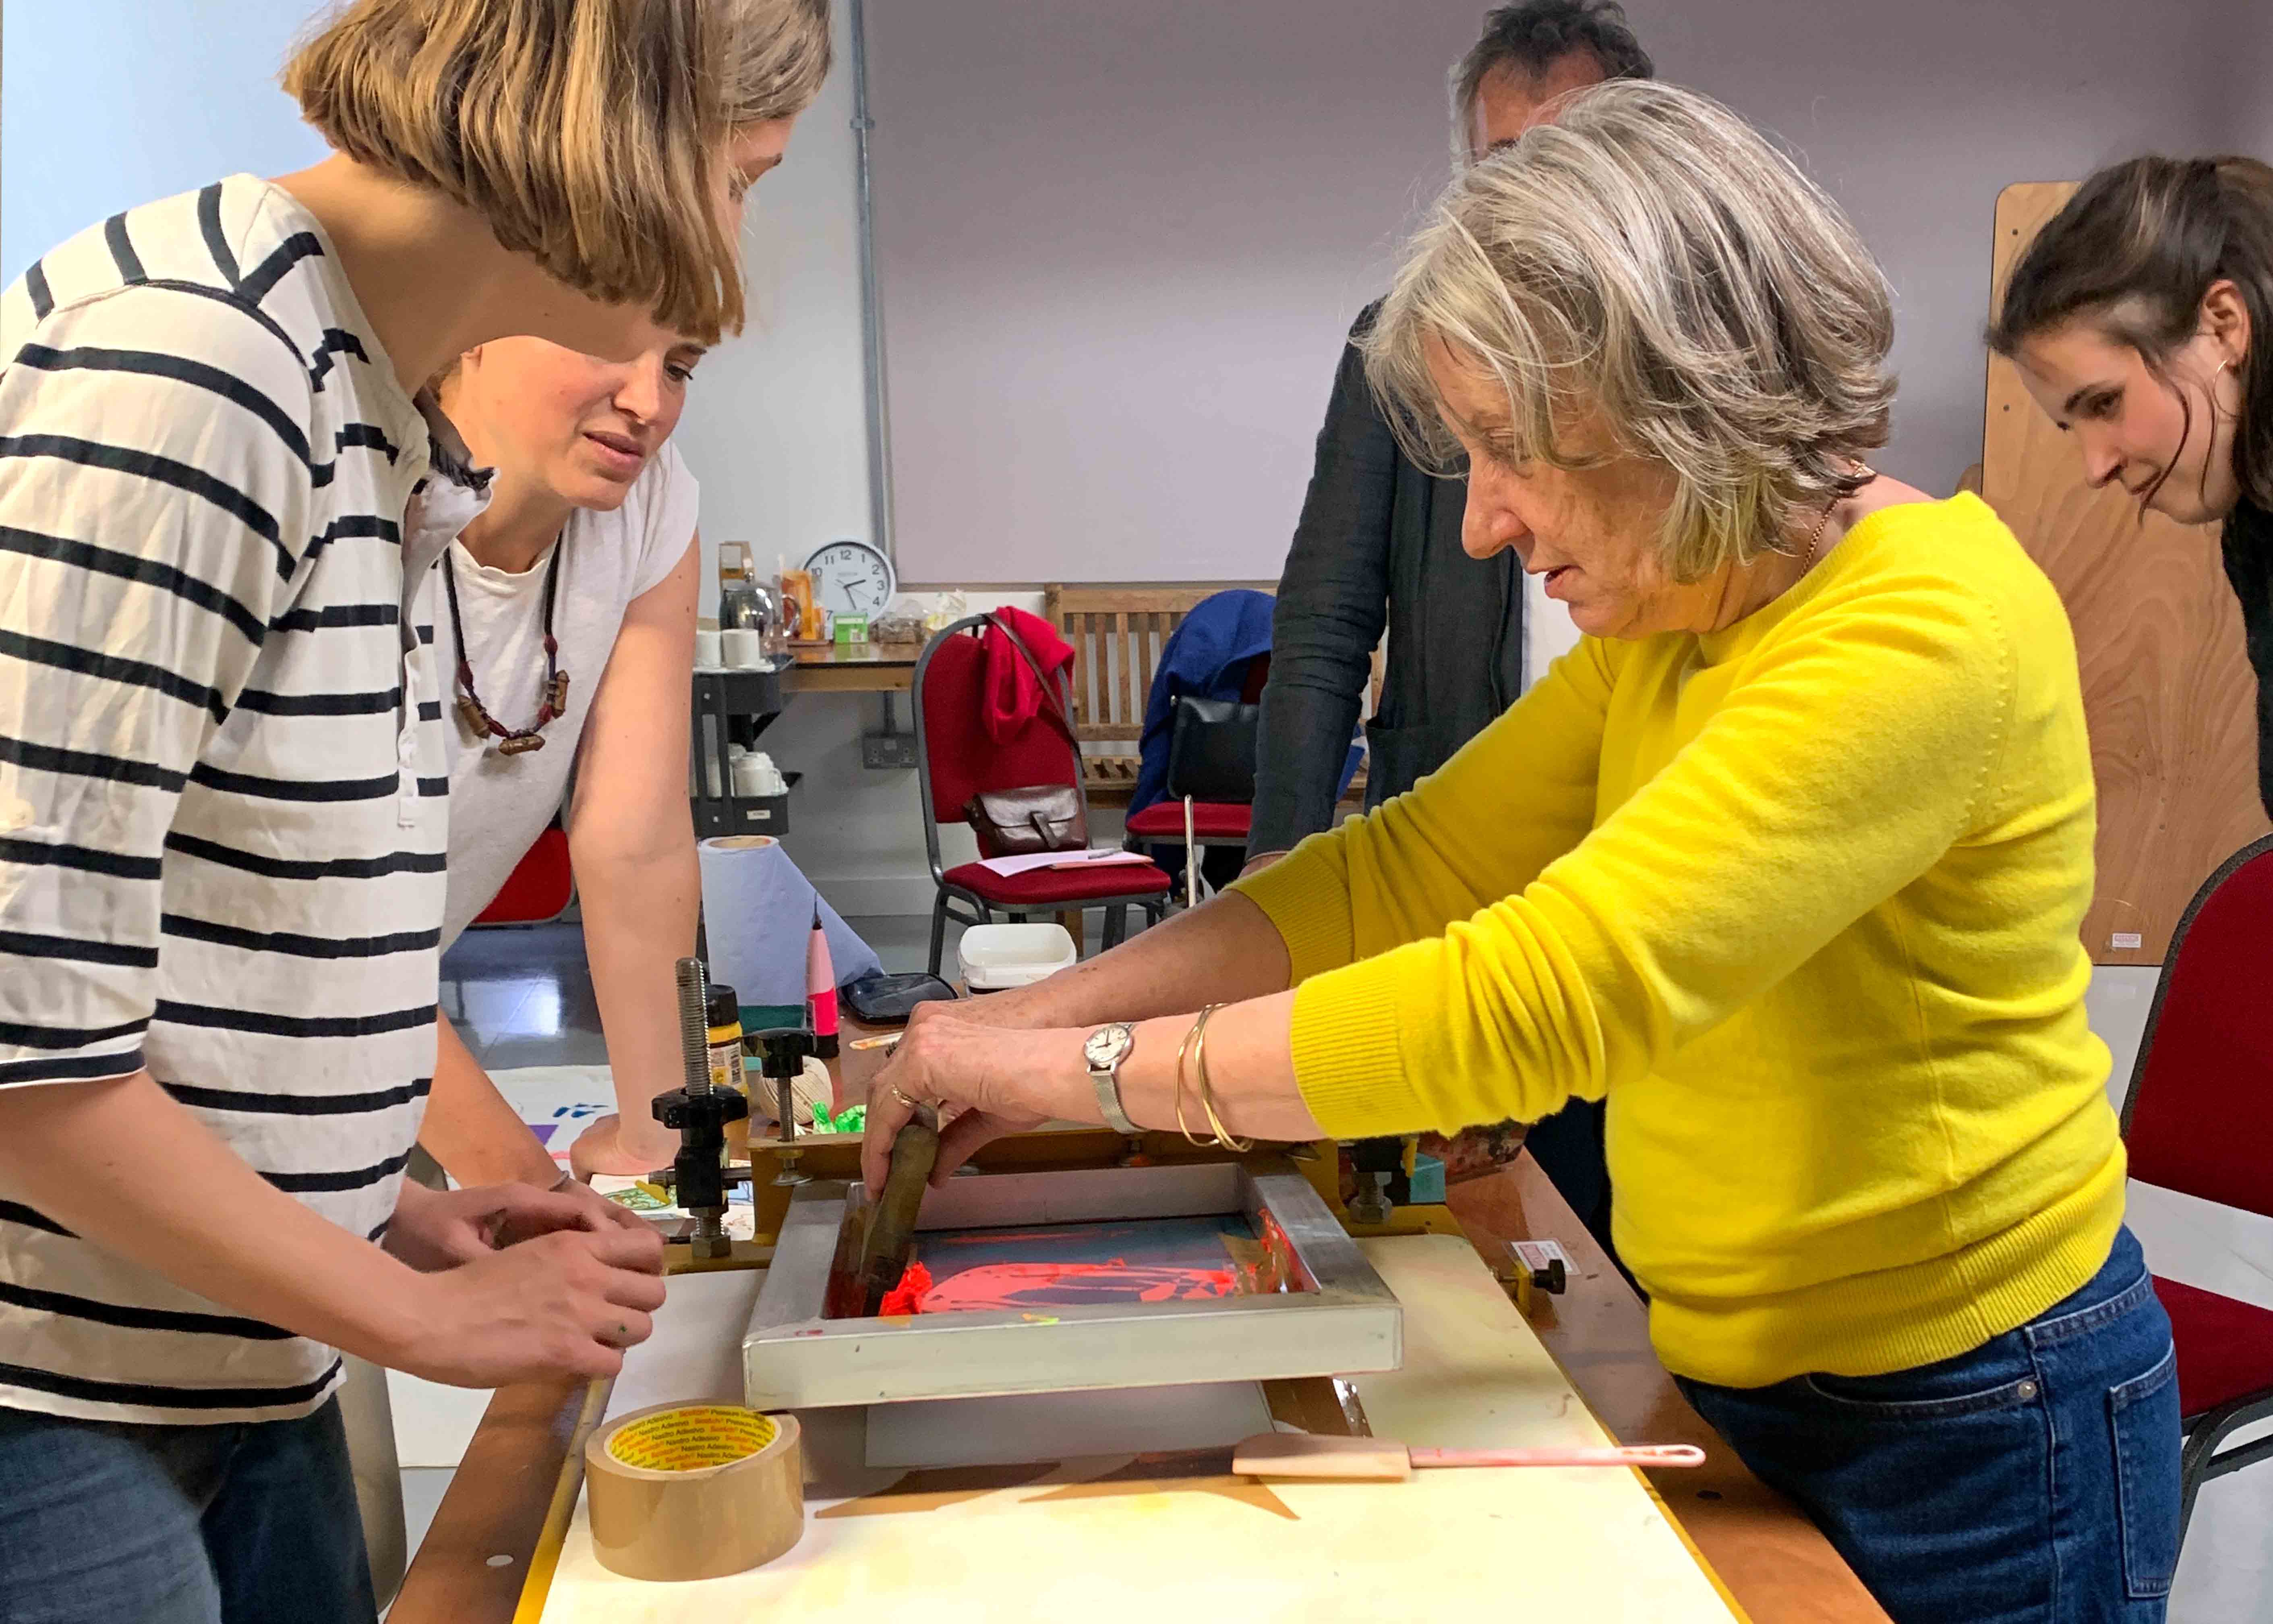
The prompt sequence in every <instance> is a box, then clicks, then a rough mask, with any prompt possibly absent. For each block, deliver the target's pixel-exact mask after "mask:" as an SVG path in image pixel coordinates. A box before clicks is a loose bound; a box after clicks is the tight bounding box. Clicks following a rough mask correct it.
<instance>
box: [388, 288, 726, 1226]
mask: <svg viewBox="0 0 2273 1624" xmlns="http://www.w3.org/2000/svg"><path fill="white" fill-rule="evenodd" d="M701 356H702V346H701V345H700V344H697V343H694V342H685V341H680V340H678V339H674V338H672V337H671V336H670V335H665V334H662V333H658V334H657V335H656V342H655V344H654V345H653V346H652V347H651V348H649V350H647V351H646V352H645V353H643V354H641V356H639V357H637V358H636V359H634V360H631V361H626V362H610V361H600V360H595V359H593V358H592V357H589V356H582V355H579V354H577V353H576V352H575V351H574V350H563V349H561V348H559V346H558V345H555V344H550V343H547V342H544V340H542V339H535V338H512V339H506V340H503V341H500V342H494V343H488V344H484V345H483V346H482V347H481V348H479V349H477V350H469V351H468V352H467V354H466V355H465V356H464V357H461V360H460V361H459V363H458V365H456V366H455V367H454V369H453V370H452V371H451V372H450V373H449V374H448V375H447V376H446V378H445V379H444V380H443V381H442V384H441V387H440V394H441V403H442V407H443V409H444V410H446V412H447V413H448V414H449V416H450V418H451V420H452V421H453V422H454V423H455V424H456V425H457V426H458V429H459V432H461V434H463V435H464V437H465V440H466V444H467V447H468V448H469V450H470V451H471V453H472V454H473V456H474V460H475V461H476V462H477V463H480V464H483V465H484V466H489V467H492V468H494V469H495V470H496V473H495V477H494V479H493V481H492V484H491V492H492V493H491V501H490V505H489V507H488V508H487V509H486V510H485V511H484V513H483V514H482V515H480V516H479V517H478V518H476V520H475V521H474V522H473V523H471V524H469V525H468V526H467V527H466V529H465V530H463V531H462V532H461V534H460V535H459V537H458V538H457V540H455V541H454V542H453V543H451V544H450V547H449V550H448V552H447V553H445V554H444V558H443V564H442V566H441V568H438V569H437V570H436V571H435V572H434V578H433V580H432V581H431V583H429V585H428V587H427V589H426V593H425V597H424V601H423V602H422V605H421V611H422V613H421V616H420V619H421V621H422V623H424V622H427V621H431V624H432V626H433V628H434V651H435V654H436V656H437V664H438V665H439V671H440V673H443V674H444V675H445V676H446V678H448V679H449V680H450V684H451V689H450V695H449V701H448V704H449V711H450V714H449V716H448V717H447V718H446V720H447V723H448V726H447V733H448V734H449V739H450V744H451V758H450V866H449V903H448V908H447V912H446V922H445V924H444V926H443V931H442V944H443V946H444V947H445V948H447V947H448V945H449V944H450V943H451V942H452V941H454V940H455V939H456V937H457V936H458V933H459V932H460V931H461V930H463V929H465V928H466V925H467V923H468V922H469V921H471V920H472V919H473V918H474V917H475V916H476V914H480V913H481V912H482V910H483V909H484V908H486V907H487V906H489V905H490V903H491V900H493V899H494V898H495V897H496V896H497V893H498V890H499V887H500V886H502V885H503V884H504V883H505V881H506V876H509V875H510V874H511V873H512V872H513V869H514V865H515V864H516V863H518V862H519V861H520V860H521V856H522V854H523V853H526V852H527V851H528V850H529V846H531V845H532V844H533V843H534V842H535V841H536V838H537V836H538V835H539V834H540V833H542V832H543V831H544V828H545V826H546V824H548V823H550V822H551V819H552V815H553V813H554V812H555V811H556V810H561V811H563V813H564V816H563V823H564V824H565V826H566V830H567V833H568V850H569V857H570V861H571V862H572V863H573V865H574V869H575V874H576V886H577V891H578V894H579V897H580V898H581V907H582V913H583V916H584V943H585V951H586V953H587V955H588V957H589V960H590V964H591V969H592V985H593V989H594V991H595V992H596V995H597V996H598V1000H599V1005H600V1023H601V1026H602V1028H603V1029H604V1032H605V1034H606V1037H607V1043H608V1058H609V1061H610V1064H611V1065H612V1067H613V1068H614V1071H615V1086H616V1098H617V1100H618V1101H619V1102H620V1104H621V1106H622V1109H621V1111H620V1112H619V1115H617V1116H604V1117H602V1118H600V1119H599V1120H598V1121H597V1122H596V1123H594V1124H591V1126H589V1128H587V1129H586V1130H585V1132H584V1133H583V1135H582V1136H581V1138H579V1139H577V1141H576V1143H575V1145H574V1147H573V1153H574V1167H575V1169H576V1170H577V1171H578V1172H580V1173H585V1174H589V1173H592V1172H606V1173H632V1172H645V1171H647V1170H649V1169H652V1168H656V1167H661V1166H664V1165H666V1164H667V1163H668V1162H670V1161H671V1157H672V1155H673V1154H676V1152H677V1150H678V1138H677V1136H676V1135H675V1134H672V1133H671V1132H669V1131H667V1130H666V1129H664V1127H663V1126H662V1125H661V1124H658V1123H657V1122H656V1120H655V1119H654V1117H653V1116H652V1115H651V1114H650V1113H649V1101H651V1100H652V1099H653V1098H654V1097H655V1096H656V1094H659V1093H662V1092H664V1090H666V1089H669V1088H672V1087H675V1086H678V1083H679V1078H680V1067H679V1028H678V1012H677V1003H676V995H675V991H674V986H673V981H672V974H671V971H672V965H673V962H674V961H675V960H677V959H679V958H681V957H683V956H685V955H686V954H688V953H691V952H693V951H694V925H695V910H696V905H697V902H698V900H699V898H700V897H701V881H700V879H699V877H698V875H697V871H696V867H695V857H694V823H693V819H692V817H691V816H690V814H689V811H688V808H687V799H686V771H687V767H686V756H687V736H688V708H689V690H690V687H691V684H690V682H689V680H688V675H689V673H690V672H691V671H692V670H693V668H694V606H695V581H696V576H697V575H698V573H699V569H700V555H701V546H700V545H699V543H698V542H697V540H696V537H695V525H694V519H695V484H694V476H693V475H692V474H690V473H688V472H687V471H686V463H685V462H682V461H680V460H679V454H678V453H677V452H676V451H674V450H672V449H671V447H670V446H669V445H668V444H667V443H665V442H667V441H668V440H669V439H670V437H671V431H672V430H673V429H674V428H676V427H677V426H678V425H679V411H680V410H681V408H682V407H683V406H684V405H685V404H686V385H687V380H688V379H689V378H690V377H691V376H692V375H693V373H694V366H695V364H696V362H698V361H699V360H700V359H701ZM548 628H549V630H550V634H551V638H552V647H551V650H550V651H548V650H547V648H546V636H547V632H548ZM556 679H566V680H565V682H561V681H557V680H556ZM553 689H560V690H565V691H561V692H559V693H557V694H551V697H553V698H555V699H556V700H557V703H551V704H548V703H547V699H548V695H549V694H550V693H551V690H553ZM572 769H573V770H574V771H573V773H572V771H571V770H572ZM572 778H573V798H569V799H567V800H566V806H565V808H564V806H563V801H564V798H566V797H570V796H571V788H572ZM438 1025H439V1034H438V1035H439V1040H440V1049H439V1054H438V1055H437V1056H436V1061H435V1068H434V1086H433V1093H432V1095H431V1098H430V1099H429V1100H428V1101H427V1106H426V1119H425V1123H424V1126H423V1128H422V1129H421V1131H420V1133H419V1142H420V1143H421V1144H422V1145H424V1147H426V1149H427V1150H428V1152H429V1153H430V1154H432V1155H433V1156H434V1158H435V1160H437V1161H438V1162H440V1163H441V1164H442V1165H443V1166H444V1167H445V1168H446V1169H448V1170H449V1172H450V1173H451V1175H452V1176H453V1177H455V1178H456V1179H457V1180H458V1181H459V1182H460V1183H461V1184H477V1183H487V1182H491V1181H493V1180H505V1179H515V1178H518V1179H521V1180H525V1181H528V1182H530V1183H535V1184H552V1183H553V1182H554V1181H555V1180H556V1179H557V1178H558V1177H559V1171H558V1169H556V1168H555V1166H554V1164H553V1162H552V1159H551V1154H550V1153H549V1152H548V1151H547V1150H546V1148H545V1147H544V1146H542V1145H540V1144H539V1143H537V1141H536V1138H535V1136H534V1135H532V1134H531V1133H530V1132H529V1130H528V1128H527V1127H525V1126H523V1125H522V1124H521V1119H520V1116H519V1115H518V1114H517V1113H516V1112H515V1111H514V1109H513V1108H512V1107H511V1106H510V1105H508V1104H506V1101H504V1099H503V1098H502V1097H501V1096H499V1094H498V1092H497V1090H496V1088H495V1087H494V1086H492V1085H491V1082H490V1080H489V1079H488V1077H487V1075H486V1074H485V1073H484V1071H482V1068H481V1065H480V1064H479V1063H478V1062H477V1061H476V1060H475V1059H474V1057H473V1056H472V1055H471V1054H470V1053H469V1052H468V1051H467V1049H466V1046H465V1045H464V1043H462V1042H461V1041H460V1040H459V1038H458V1035H457V1034H456V1033H455V1032H454V1031H453V1030H452V1028H451V1026H450V1023H449V1021H448V1019H446V1018H441V1019H439V1020H438Z"/></svg>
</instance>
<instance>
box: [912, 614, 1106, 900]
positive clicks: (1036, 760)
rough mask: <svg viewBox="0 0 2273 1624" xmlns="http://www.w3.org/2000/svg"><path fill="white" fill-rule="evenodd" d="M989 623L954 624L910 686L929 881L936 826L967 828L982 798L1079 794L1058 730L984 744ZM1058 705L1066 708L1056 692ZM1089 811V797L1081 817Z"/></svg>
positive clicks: (973, 618)
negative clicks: (1044, 789) (1051, 791)
mask: <svg viewBox="0 0 2273 1624" xmlns="http://www.w3.org/2000/svg"><path fill="white" fill-rule="evenodd" d="M985 630H986V616H985V615H983V614H974V615H970V616H967V617H966V618H964V619H963V620H957V621H956V623H955V624H954V625H952V626H949V627H948V628H945V629H944V630H942V631H941V632H940V633H939V634H938V635H935V636H934V637H933V638H932V640H931V641H930V642H929V643H926V644H925V645H924V651H923V653H922V654H921V655H920V656H919V657H918V658H917V660H916V669H915V674H914V677H913V678H912V679H911V685H910V694H909V698H910V700H911V709H912V710H913V711H915V725H916V726H915V731H916V782H917V783H918V785H919V786H920V787H921V789H922V792H923V810H924V841H925V845H926V847H927V849H928V850H929V852H930V854H931V863H932V869H933V877H934V878H937V877H938V875H939V873H940V871H941V864H940V854H939V825H940V824H941V823H969V822H970V821H971V820H970V819H969V818H967V817H965V816H964V812H963V808H964V806H966V805H967V804H969V802H970V800H971V797H972V796H973V795H976V794H979V793H980V792H982V791H986V790H999V789H1022V788H1024V787H1026V786H1031V785H1038V784H1071V785H1074V786H1076V787H1078V786H1079V785H1080V783H1081V766H1080V763H1079V762H1078V761H1077V760H1076V757H1075V756H1074V748H1073V746H1072V744H1071V743H1070V742H1069V741H1067V739H1066V736H1065V735H1064V734H1063V733H1061V732H1059V731H1058V728H1057V726H1056V724H1054V722H1052V721H1050V720H1049V719H1048V718H1046V717H1041V716H1037V717H1036V718H1034V719H1033V720H1032V721H1031V722H1029V723H1027V725H1026V726H1025V728H1024V730H1023V731H1022V732H1021V733H1019V734H1018V735H1017V737H1016V738H1015V739H1012V740H1010V741H1009V742H1008V743H1006V744H997V743H996V742H995V741H994V740H993V739H992V738H990V737H988V736H987V733H986V720H985V707H986V642H985V639H984V637H983V636H981V635H977V634H982V633H984V632H985ZM1058 702H1059V703H1061V704H1063V703H1066V695H1065V692H1064V685H1063V684H1062V683H1061V684H1060V688H1059V695H1058ZM1087 809H1088V803H1087V797H1086V796H1084V798H1083V810H1084V813H1085V812H1086V811H1087Z"/></svg>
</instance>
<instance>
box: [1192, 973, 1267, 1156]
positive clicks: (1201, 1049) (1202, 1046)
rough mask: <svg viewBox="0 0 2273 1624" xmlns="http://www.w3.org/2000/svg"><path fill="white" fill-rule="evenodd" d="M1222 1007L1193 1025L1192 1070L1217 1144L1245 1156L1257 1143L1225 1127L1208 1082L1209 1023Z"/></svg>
mask: <svg viewBox="0 0 2273 1624" xmlns="http://www.w3.org/2000/svg"><path fill="white" fill-rule="evenodd" d="M1222 1007H1223V1005H1221V1004H1212V1005H1211V1006H1209V1007H1208V1008H1207V1009H1204V1010H1203V1011H1200V1018H1199V1019H1198V1020H1197V1021H1195V1022H1194V1023H1193V1025H1192V1070H1193V1071H1197V1072H1198V1073H1199V1076H1200V1109H1201V1110H1203V1111H1204V1112H1205V1113H1206V1114H1207V1119H1208V1126H1209V1127H1210V1128H1211V1129H1212V1130H1213V1131H1214V1132H1215V1142H1216V1143H1217V1144H1219V1145H1220V1146H1222V1147H1224V1148H1225V1149H1227V1150H1230V1151H1234V1152H1237V1153H1238V1154H1241V1155H1244V1154H1247V1153H1248V1152H1249V1151H1250V1150H1253V1149H1254V1148H1255V1141H1254V1140H1253V1139H1248V1140H1245V1141H1243V1142H1242V1140H1241V1139H1240V1137H1239V1136H1238V1135H1237V1134H1235V1133H1234V1132H1232V1131H1231V1130H1230V1129H1228V1128H1227V1127H1225V1126H1224V1125H1223V1118H1222V1117H1220V1116H1217V1115H1216V1110H1215V1085H1214V1084H1212V1083H1211V1082H1209V1081H1208V1069H1207V1021H1208V1017H1209V1016H1211V1015H1212V1014H1214V1013H1215V1012H1216V1011H1217V1010H1219V1009H1221V1008H1222Z"/></svg>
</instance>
